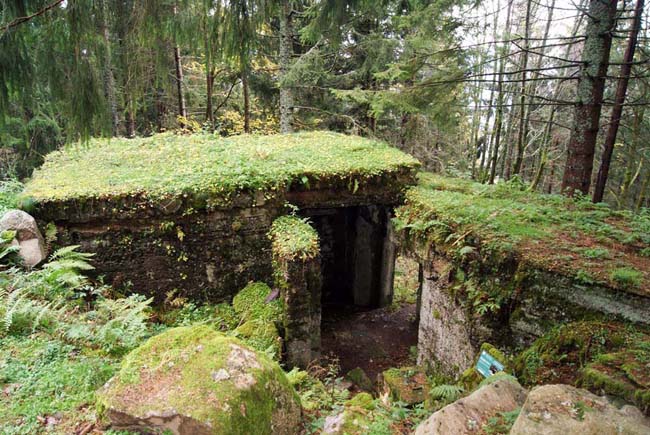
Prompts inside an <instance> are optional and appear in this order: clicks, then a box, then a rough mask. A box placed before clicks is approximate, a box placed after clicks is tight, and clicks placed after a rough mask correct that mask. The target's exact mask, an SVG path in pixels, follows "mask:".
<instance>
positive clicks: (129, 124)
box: [126, 104, 135, 137]
mask: <svg viewBox="0 0 650 435" xmlns="http://www.w3.org/2000/svg"><path fill="white" fill-rule="evenodd" d="M134 112H135V109H134V108H133V104H130V105H129V110H128V111H127V112H126V136H127V137H135V113H134Z"/></svg>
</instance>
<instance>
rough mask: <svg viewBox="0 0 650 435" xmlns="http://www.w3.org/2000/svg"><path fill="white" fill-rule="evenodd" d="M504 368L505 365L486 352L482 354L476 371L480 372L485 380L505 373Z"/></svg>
mask: <svg viewBox="0 0 650 435" xmlns="http://www.w3.org/2000/svg"><path fill="white" fill-rule="evenodd" d="M503 368H504V366H503V364H501V363H500V362H499V361H498V360H497V359H496V358H494V357H493V356H492V355H490V354H489V353H487V352H486V351H483V352H481V355H480V356H479V358H478V362H477V363H476V370H478V372H479V373H480V374H481V375H483V377H484V378H489V377H490V376H492V375H493V374H495V373H498V372H501V371H503Z"/></svg>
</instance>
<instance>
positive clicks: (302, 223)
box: [269, 216, 320, 261]
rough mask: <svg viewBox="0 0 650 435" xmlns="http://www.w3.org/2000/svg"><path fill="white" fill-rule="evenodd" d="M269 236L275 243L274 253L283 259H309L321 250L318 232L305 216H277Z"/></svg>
mask: <svg viewBox="0 0 650 435" xmlns="http://www.w3.org/2000/svg"><path fill="white" fill-rule="evenodd" d="M269 237H270V238H271V241H272V243H273V254H274V255H275V256H277V257H278V258H280V259H282V260H286V261H290V260H294V259H299V260H309V259H312V258H315V257H316V256H317V255H318V254H319V252H320V251H319V243H318V233H317V232H316V230H315V229H314V227H312V226H311V225H310V224H309V221H308V220H307V219H305V218H299V217H297V216H281V217H279V218H277V219H276V220H275V221H273V225H272V226H271V231H270V232H269Z"/></svg>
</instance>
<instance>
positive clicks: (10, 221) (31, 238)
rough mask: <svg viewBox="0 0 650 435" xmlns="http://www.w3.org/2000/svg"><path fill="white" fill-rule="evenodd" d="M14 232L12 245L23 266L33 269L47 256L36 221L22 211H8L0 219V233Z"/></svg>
mask: <svg viewBox="0 0 650 435" xmlns="http://www.w3.org/2000/svg"><path fill="white" fill-rule="evenodd" d="M4 231H15V232H16V236H15V238H14V240H13V241H12V245H15V246H18V248H19V251H18V254H19V255H20V257H21V258H22V260H23V264H24V265H25V266H28V267H34V266H36V265H37V264H39V263H40V262H42V261H43V260H45V258H46V256H47V252H46V249H45V241H44V239H43V236H42V235H41V232H40V231H39V229H38V225H37V224H36V220H35V219H34V218H33V217H32V216H30V215H29V214H27V213H25V212H24V211H22V210H9V211H8V212H6V213H5V214H4V215H2V218H0V233H1V232H4Z"/></svg>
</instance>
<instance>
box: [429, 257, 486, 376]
mask: <svg viewBox="0 0 650 435" xmlns="http://www.w3.org/2000/svg"><path fill="white" fill-rule="evenodd" d="M423 267H424V271H423V277H424V281H423V282H422V283H421V285H422V290H421V302H420V303H421V308H420V325H419V330H418V360H417V362H418V365H421V366H429V367H432V368H436V369H439V370H441V371H443V372H444V373H447V374H450V375H452V376H453V375H456V374H458V373H459V372H461V371H463V370H465V369H466V368H467V367H469V366H470V365H471V364H472V361H473V359H474V354H475V352H476V347H475V346H474V345H473V344H472V341H473V339H472V329H471V319H470V318H469V317H468V314H467V311H466V310H465V308H464V307H462V306H461V305H460V304H459V302H458V301H457V300H455V298H454V297H453V296H452V294H451V292H450V289H449V285H450V282H451V277H450V273H451V272H452V271H453V267H452V265H451V263H450V262H448V261H446V260H444V259H443V258H442V257H439V258H436V259H435V260H433V261H429V262H427V263H426V264H425V265H424V266H423Z"/></svg>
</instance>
